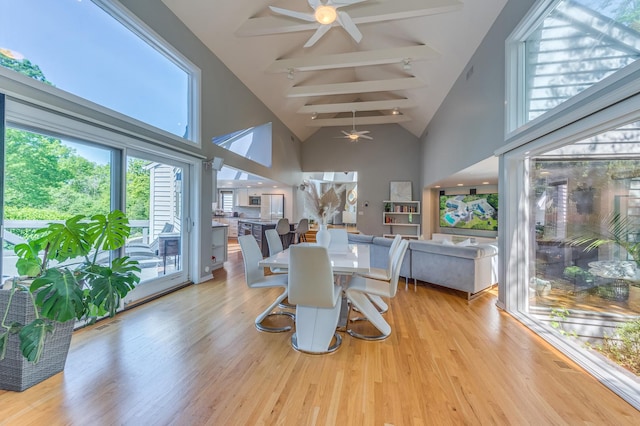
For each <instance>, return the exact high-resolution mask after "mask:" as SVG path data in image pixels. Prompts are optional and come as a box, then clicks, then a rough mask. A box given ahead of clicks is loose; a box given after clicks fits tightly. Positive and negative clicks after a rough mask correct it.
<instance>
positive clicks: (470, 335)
mask: <svg viewBox="0 0 640 426" xmlns="http://www.w3.org/2000/svg"><path fill="white" fill-rule="evenodd" d="M234 247H235V248H234ZM232 251H233V252H232V253H231V254H230V256H229V257H230V260H229V262H227V264H226V265H225V270H219V271H216V272H215V278H214V279H212V280H210V281H208V282H205V283H202V284H199V285H195V286H190V287H187V288H184V289H182V290H180V291H177V292H175V293H173V294H170V295H168V296H165V297H162V298H160V299H157V300H155V301H152V302H150V303H147V304H145V305H142V306H139V307H137V308H135V309H132V310H129V311H127V312H124V313H122V314H120V315H118V316H117V317H116V318H115V319H113V320H106V321H102V322H100V323H98V324H96V325H95V326H92V327H89V328H86V329H83V330H80V331H78V332H76V333H75V334H74V336H73V339H72V347H71V352H70V354H69V358H68V360H67V364H66V368H65V371H64V372H63V373H62V374H59V375H57V376H55V377H53V378H51V379H49V380H47V381H45V382H43V383H41V384H39V385H37V386H35V387H33V388H31V389H29V390H27V391H25V392H22V393H14V392H4V391H0V424H2V425H21V426H22V425H58V424H68V425H167V424H171V425H236V424H237V425H254V424H265V425H274V424H285V425H313V424H318V425H414V424H415V425H421V424H432V425H449V424H451V425H459V424H468V425H503V424H510V425H526V424H532V425H563V424H569V425H576V424H590V425H632V424H633V425H638V424H640V413H639V412H638V411H636V410H635V409H634V408H633V407H632V406H630V405H629V404H627V403H626V402H624V401H623V400H622V399H620V398H619V397H618V396H616V395H615V394H614V393H612V392H611V391H609V390H608V389H607V388H605V387H604V386H602V385H601V384H600V383H598V382H597V381H596V380H595V379H594V378H592V377H591V376H589V375H588V374H586V373H585V372H584V371H582V370H581V369H580V368H579V367H578V366H576V365H575V364H574V363H573V362H571V361H570V360H568V359H567V358H566V357H564V356H563V355H562V354H560V353H559V352H558V351H556V350H555V349H553V348H552V347H550V346H549V345H548V344H546V343H545V342H544V341H542V340H541V339H540V338H539V337H537V336H536V335H534V334H533V333H531V332H530V331H529V330H527V329H526V328H525V327H523V326H522V325H520V324H519V323H518V322H517V321H515V320H514V319H512V318H511V317H510V316H509V315H507V314H505V313H504V312H501V311H500V310H499V309H497V308H496V306H495V301H496V298H495V294H491V293H487V294H485V295H483V296H481V297H479V298H478V299H476V300H474V301H472V302H467V301H466V299H465V298H464V297H463V296H462V295H460V294H457V293H455V292H452V291H448V290H445V289H442V288H436V287H432V286H418V289H417V291H414V290H413V287H410V289H409V290H408V291H405V290H404V284H403V282H402V283H401V285H402V287H401V290H400V291H399V292H398V295H397V296H396V297H395V298H394V299H392V300H391V301H390V309H389V312H388V313H387V314H386V317H387V319H388V321H389V322H390V324H391V325H392V327H393V332H392V335H391V336H390V337H389V338H388V339H387V340H385V341H381V342H366V341H361V340H357V339H354V338H351V337H350V336H349V335H346V334H344V341H343V344H342V347H341V348H340V349H339V350H338V351H337V352H336V353H334V354H331V355H323V356H313V355H306V354H302V353H299V352H296V351H294V350H293V349H292V348H291V346H290V342H289V339H290V337H291V334H290V333H281V334H271V333H261V332H258V331H257V330H256V329H255V328H254V326H253V319H254V318H255V316H256V315H257V314H258V313H259V312H260V311H261V310H262V309H264V307H265V306H267V305H268V304H269V303H271V301H272V300H273V298H275V296H276V294H277V293H276V292H275V291H271V290H249V289H247V288H246V286H245V284H244V278H243V271H242V264H241V257H240V254H239V253H238V252H237V246H232ZM358 326H364V324H359V325H358Z"/></svg>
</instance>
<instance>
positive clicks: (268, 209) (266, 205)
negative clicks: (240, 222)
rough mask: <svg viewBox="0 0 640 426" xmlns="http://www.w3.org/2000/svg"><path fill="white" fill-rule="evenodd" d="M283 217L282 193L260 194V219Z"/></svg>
mask: <svg viewBox="0 0 640 426" xmlns="http://www.w3.org/2000/svg"><path fill="white" fill-rule="evenodd" d="M282 217H284V195H283V194H262V198H261V199H260V219H266V220H273V219H280V218H282Z"/></svg>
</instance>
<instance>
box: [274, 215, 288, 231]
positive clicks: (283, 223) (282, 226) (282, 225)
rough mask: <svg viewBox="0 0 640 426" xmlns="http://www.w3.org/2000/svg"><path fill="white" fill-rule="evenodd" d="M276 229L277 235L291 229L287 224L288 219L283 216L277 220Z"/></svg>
mask: <svg viewBox="0 0 640 426" xmlns="http://www.w3.org/2000/svg"><path fill="white" fill-rule="evenodd" d="M276 231H278V235H285V234H288V233H289V231H291V227H290V226H289V219H287V218H286V217H283V218H281V219H279V220H278V224H277V225H276Z"/></svg>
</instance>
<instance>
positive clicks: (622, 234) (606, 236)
mask: <svg viewBox="0 0 640 426" xmlns="http://www.w3.org/2000/svg"><path fill="white" fill-rule="evenodd" d="M639 232H640V230H639V228H638V224H637V223H636V222H635V221H634V220H633V219H632V218H631V217H629V216H622V215H621V214H620V213H612V214H610V215H608V216H606V217H605V218H603V220H602V222H601V223H599V224H591V225H590V226H587V227H586V229H585V231H583V232H582V233H580V234H578V235H575V236H572V237H569V238H567V240H566V241H567V243H568V244H569V245H571V246H584V251H591V250H595V249H597V248H598V247H600V246H602V245H605V244H616V245H618V246H619V247H622V248H623V249H624V250H625V251H626V252H627V253H628V254H629V255H630V256H631V257H632V258H633V260H634V261H635V262H636V264H637V265H638V266H640V242H637V241H632V240H631V239H630V236H631V235H632V236H635V235H636V234H638V233H639Z"/></svg>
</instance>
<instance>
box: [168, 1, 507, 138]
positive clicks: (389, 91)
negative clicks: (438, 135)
mask: <svg viewBox="0 0 640 426" xmlns="http://www.w3.org/2000/svg"><path fill="white" fill-rule="evenodd" d="M162 1H163V2H164V3H165V4H166V5H167V6H168V7H169V8H170V9H171V10H172V11H173V13H175V14H176V15H177V16H178V17H179V18H180V19H181V20H182V21H183V22H184V23H185V24H186V25H187V26H188V27H189V28H190V29H191V31H192V32H193V33H194V34H196V36H198V37H199V38H200V40H201V41H202V42H203V43H204V44H205V45H206V46H207V47H208V48H209V49H210V50H211V51H212V52H213V53H214V54H215V55H216V56H217V57H218V58H219V59H220V60H221V61H222V62H223V63H224V64H225V65H226V66H227V67H228V68H229V69H230V70H231V71H232V72H233V73H234V74H235V75H236V76H237V77H238V78H239V79H240V80H241V81H242V82H243V83H244V84H245V85H246V86H247V87H248V88H249V89H250V90H251V91H252V92H253V93H254V94H255V95H256V96H257V97H258V98H259V99H260V100H261V101H262V102H264V104H265V105H266V106H267V107H268V108H269V109H271V110H272V111H273V112H274V114H275V115H276V116H277V117H278V118H279V119H280V120H281V121H282V122H283V123H284V124H285V125H286V126H287V127H288V128H289V129H291V131H292V132H293V133H294V134H295V135H296V136H297V137H298V138H299V139H300V140H302V141H304V140H306V139H307V138H309V137H310V136H311V135H312V134H313V133H314V132H315V131H316V130H318V128H320V127H326V126H332V127H336V134H337V135H338V134H340V132H341V131H347V130H350V129H351V126H352V123H353V118H352V115H353V111H355V115H356V120H355V122H356V126H357V127H358V130H362V129H363V128H364V129H366V126H367V125H371V124H387V123H397V124H398V125H400V126H402V127H404V128H405V129H407V130H408V131H409V132H410V133H412V134H414V135H415V136H417V137H420V136H421V135H422V134H423V132H424V130H425V128H426V127H427V125H428V123H429V121H430V120H431V118H432V117H433V115H434V113H435V112H436V111H437V109H438V106H439V105H440V103H441V102H442V100H443V99H444V97H445V96H446V94H447V92H448V91H449V89H450V88H451V86H452V85H453V83H454V82H455V80H456V79H457V78H458V76H459V75H460V74H461V73H462V72H463V71H464V67H465V65H466V64H467V63H468V61H469V59H470V58H471V55H472V54H473V52H474V51H475V50H476V48H477V47H478V45H479V44H480V42H481V40H482V38H483V37H484V35H485V34H486V32H487V31H488V29H489V28H490V26H491V24H492V23H493V21H494V20H495V18H496V17H497V15H498V14H499V12H500V11H501V10H502V8H503V6H504V4H505V3H506V1H507V0H467V1H459V0H362V1H361V2H359V3H357V4H348V5H345V3H352V0H331V1H332V2H333V4H335V5H338V6H340V7H339V9H338V10H339V11H342V12H346V13H347V15H348V16H347V17H345V16H344V15H341V17H342V19H341V20H340V19H339V21H340V22H338V21H336V22H335V23H334V24H333V25H332V27H330V28H329V27H326V28H324V29H325V30H327V31H326V33H324V34H323V35H321V36H320V37H319V38H317V34H316V36H315V38H317V41H315V43H314V44H313V45H312V46H310V47H303V46H304V45H305V43H307V42H308V41H309V39H310V38H311V37H313V36H314V34H315V33H316V30H317V29H318V27H320V24H319V23H317V22H309V21H305V20H302V19H298V18H296V17H290V16H283V15H282V14H278V13H276V12H274V11H272V10H271V9H270V8H269V6H275V7H278V8H282V9H287V10H291V11H293V13H292V14H293V15H296V16H297V15H308V14H312V13H313V12H314V9H313V8H312V5H317V3H318V0H309V1H308V2H307V1H305V0H269V1H264V0H234V1H224V2H223V1H212V0H162ZM325 3H326V2H325ZM297 12H299V13H297ZM349 18H350V19H349ZM345 20H346V24H345V26H347V27H349V30H350V31H351V32H352V33H353V32H354V31H356V32H357V31H359V32H360V33H361V34H362V39H361V41H360V42H359V43H358V42H356V41H355V40H354V39H353V38H352V36H351V35H350V34H349V33H348V32H347V31H346V30H345V28H344V27H343V26H341V25H340V23H343V24H344V23H345ZM349 21H352V23H353V24H355V27H356V28H357V30H354V29H353V26H352V25H351V24H350V22H349ZM394 112H395V113H394ZM363 126H364V127H363Z"/></svg>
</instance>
